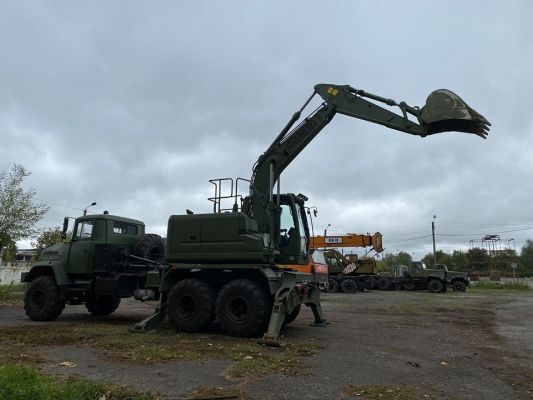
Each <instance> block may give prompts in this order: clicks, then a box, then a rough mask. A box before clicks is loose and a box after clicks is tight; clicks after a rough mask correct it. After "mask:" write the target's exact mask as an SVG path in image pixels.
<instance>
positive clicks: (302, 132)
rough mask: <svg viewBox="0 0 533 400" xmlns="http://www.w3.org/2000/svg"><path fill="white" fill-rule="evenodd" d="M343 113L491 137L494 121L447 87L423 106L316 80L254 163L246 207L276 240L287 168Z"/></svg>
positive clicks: (427, 131)
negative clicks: (317, 101)
mask: <svg viewBox="0 0 533 400" xmlns="http://www.w3.org/2000/svg"><path fill="white" fill-rule="evenodd" d="M316 94H318V95H319V96H320V97H322V99H323V103H322V104H321V105H320V107H318V108H317V109H316V110H315V111H314V112H312V113H311V114H310V115H309V116H308V117H306V118H304V119H303V120H302V121H301V122H300V123H299V124H298V125H297V126H296V127H294V128H292V127H293V125H294V124H295V123H296V122H297V121H298V120H299V119H300V116H301V113H302V111H303V110H304V109H305V108H306V107H307V105H308V104H309V103H310V101H311V99H312V98H313V97H314V96H315V95H316ZM365 98H368V99H371V100H374V101H376V102H380V103H384V104H385V105H388V106H397V107H399V108H400V110H401V115H399V114H396V113H394V112H392V111H390V110H387V109H385V108H383V107H381V106H379V105H377V104H375V103H373V102H371V101H369V100H367V99H365ZM337 113H339V114H344V115H347V116H350V117H353V118H358V119H362V120H366V121H369V122H372V123H376V124H380V125H384V126H386V127H388V128H391V129H395V130H398V131H402V132H405V133H408V134H411V135H416V136H421V137H425V136H427V135H433V134H435V133H440V132H445V131H460V132H466V133H472V134H475V135H477V136H480V137H482V138H486V136H487V134H488V131H489V126H490V123H489V121H487V119H485V117H483V116H482V115H481V114H479V113H478V112H477V111H475V110H474V109H472V108H470V107H469V106H468V105H467V104H466V103H465V102H464V101H463V100H462V99H461V98H460V97H459V96H457V95H456V94H455V93H453V92H451V91H449V90H446V89H440V90H437V91H435V92H433V93H431V94H430V95H429V97H428V98H427V101H426V105H425V106H424V107H422V108H419V107H412V106H409V105H407V104H406V103H405V102H400V103H397V102H396V101H394V100H392V99H387V98H384V97H381V96H378V95H375V94H372V93H368V92H366V91H364V90H360V89H355V88H353V87H351V86H349V85H331V84H318V85H316V86H315V88H314V92H313V94H312V95H311V97H310V98H309V99H308V100H307V101H306V102H305V104H304V105H303V106H302V108H301V109H300V110H299V111H297V112H296V113H295V114H294V115H293V116H292V118H291V120H290V121H289V122H288V123H287V125H286V126H285V128H283V130H282V131H281V132H280V133H279V135H278V136H277V137H276V139H275V140H274V141H273V142H272V144H271V145H270V146H269V147H268V149H267V150H266V151H265V152H264V153H263V154H262V155H261V156H260V157H259V159H258V160H257V162H256V163H255V165H254V168H253V174H252V178H251V180H250V198H249V200H248V203H247V205H246V207H243V208H244V210H245V212H246V213H247V214H248V215H250V216H252V217H253V218H254V219H255V220H256V221H257V223H258V228H259V231H260V232H267V233H269V234H270V235H271V237H273V238H274V239H275V241H276V240H277V239H279V238H277V237H276V235H277V233H276V226H275V224H276V221H275V219H276V218H275V215H276V207H277V205H276V204H275V202H274V199H275V198H277V199H279V198H280V197H279V196H274V186H275V185H276V183H277V184H278V192H279V178H280V176H281V173H282V172H283V171H284V170H285V168H286V167H287V166H288V165H289V164H290V163H291V162H292V161H293V160H294V159H295V158H296V157H297V156H298V155H299V154H300V152H301V151H302V150H303V149H304V148H305V147H306V146H307V145H308V144H309V143H310V142H311V141H312V140H313V139H314V138H315V137H316V136H317V135H318V134H319V133H320V132H321V131H322V129H324V127H325V126H326V125H327V124H328V123H329V122H330V121H331V119H332V118H333V117H334V116H335V115H336V114H337ZM408 114H409V115H411V116H414V117H415V118H416V122H415V121H412V120H410V119H409V118H408ZM291 128H292V130H291ZM278 194H279V193H278ZM278 206H279V204H278ZM278 215H279V214H278Z"/></svg>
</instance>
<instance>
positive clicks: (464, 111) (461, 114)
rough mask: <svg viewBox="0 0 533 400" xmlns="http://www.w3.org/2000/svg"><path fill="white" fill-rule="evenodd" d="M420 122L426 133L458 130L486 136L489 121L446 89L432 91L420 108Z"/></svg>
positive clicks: (484, 137)
mask: <svg viewBox="0 0 533 400" xmlns="http://www.w3.org/2000/svg"><path fill="white" fill-rule="evenodd" d="M419 120H420V123H421V124H422V125H423V126H424V127H425V128H426V131H427V134H428V135H431V134H433V133H439V132H446V131H459V132H467V133H473V134H475V135H477V136H479V137H482V138H483V139H486V138H487V135H488V134H489V130H490V128H489V127H490V122H489V121H488V120H487V119H486V118H485V117H484V116H483V115H481V114H480V113H478V112H477V111H476V110H474V109H473V108H471V107H470V106H469V105H468V104H466V102H465V101H464V100H463V99H461V98H460V97H459V96H458V95H456V94H455V93H453V92H452V91H450V90H447V89H439V90H435V91H434V92H432V93H431V94H430V95H429V96H428V98H427V101H426V105H425V106H424V107H423V108H422V109H421V110H420V118H419Z"/></svg>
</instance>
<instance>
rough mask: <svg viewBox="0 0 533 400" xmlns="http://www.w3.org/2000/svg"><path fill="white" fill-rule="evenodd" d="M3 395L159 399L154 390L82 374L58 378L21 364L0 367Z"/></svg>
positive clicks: (44, 399) (17, 398)
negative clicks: (89, 378) (77, 376)
mask: <svg viewBox="0 0 533 400" xmlns="http://www.w3.org/2000/svg"><path fill="white" fill-rule="evenodd" d="M0 399H2V400H4V399H5V400H8V399H9V400H56V399H62V400H100V399H105V400H127V399H136V400H156V399H159V397H157V396H155V395H153V394H151V393H141V392H138V391H135V390H133V389H130V388H127V387H123V386H116V385H106V384H102V383H97V382H93V381H91V380H88V379H82V378H68V379H67V380H66V381H58V380H54V379H52V378H50V377H48V376H45V375H43V374H41V373H39V372H37V371H36V370H34V369H33V368H30V367H25V366H21V365H17V364H8V365H4V366H1V367H0Z"/></svg>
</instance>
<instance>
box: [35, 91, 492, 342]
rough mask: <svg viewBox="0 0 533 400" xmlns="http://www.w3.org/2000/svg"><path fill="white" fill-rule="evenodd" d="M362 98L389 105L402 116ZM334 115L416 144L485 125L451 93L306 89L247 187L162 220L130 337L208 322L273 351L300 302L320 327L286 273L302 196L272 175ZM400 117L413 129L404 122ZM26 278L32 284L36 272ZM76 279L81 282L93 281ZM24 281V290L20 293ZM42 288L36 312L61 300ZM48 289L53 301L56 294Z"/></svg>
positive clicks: (301, 246)
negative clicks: (283, 189)
mask: <svg viewBox="0 0 533 400" xmlns="http://www.w3.org/2000/svg"><path fill="white" fill-rule="evenodd" d="M317 94H318V95H319V96H320V97H322V99H323V102H322V103H321V105H320V106H319V107H318V108H317V109H316V110H315V111H314V112H312V113H311V114H310V115H309V116H308V117H306V118H304V119H303V120H302V121H301V122H300V123H299V124H298V125H296V126H295V127H294V128H293V126H294V124H295V123H296V122H297V121H298V120H299V119H300V117H301V113H302V112H303V110H304V109H305V108H306V107H307V106H308V105H309V103H310V102H311V100H312V98H313V97H314V96H315V95H317ZM365 98H369V99H372V100H374V101H377V102H382V103H384V104H386V105H388V106H398V107H399V108H400V110H401V112H402V115H398V114H395V113H393V112H391V111H389V110H387V109H385V108H383V107H380V106H378V105H376V104H374V103H373V102H370V101H368V100H366V99H365ZM336 114H344V115H347V116H351V117H354V118H359V119H363V120H366V121H369V122H372V123H377V124H381V125H384V126H386V127H388V128H391V129H395V130H399V131H402V132H405V133H409V134H412V135H415V136H421V137H424V136H428V135H432V134H436V133H439V132H445V131H461V132H466V133H472V134H475V135H478V136H480V137H482V138H486V136H487V134H488V131H489V125H490V123H489V122H488V121H487V120H486V119H485V118H484V117H483V116H482V115H481V114H479V113H477V112H476V111H475V110H473V109H472V108H470V107H469V106H468V105H467V104H466V103H465V102H464V101H463V100H461V99H460V98H459V97H458V96H457V95H456V94H454V93H452V92H450V91H447V90H444V89H441V90H437V91H435V92H433V93H432V94H431V95H430V96H429V97H428V99H427V101H426V105H425V106H424V107H423V108H420V109H419V108H417V107H411V106H409V105H407V104H406V103H405V102H401V103H396V102H395V101H394V100H391V99H386V98H383V97H380V96H377V95H374V94H371V93H368V92H365V91H363V90H359V89H355V88H353V87H351V86H348V85H340V86H339V85H331V84H319V85H316V86H315V87H314V92H313V94H312V95H311V96H310V97H309V99H308V100H307V101H306V102H305V103H304V105H303V106H302V108H301V109H300V110H299V111H297V112H296V113H295V114H294V115H293V116H292V118H291V119H290V121H289V122H288V123H287V125H286V126H285V127H284V128H283V129H282V131H281V132H280V133H279V135H278V136H277V137H276V138H275V140H274V141H273V142H272V144H271V145H270V146H269V147H268V149H267V150H266V151H265V152H264V153H263V154H262V155H261V156H260V157H259V159H258V160H257V162H256V163H255V165H254V167H253V173H252V177H251V179H250V180H246V179H242V178H237V179H236V180H233V179H229V178H223V179H215V180H212V181H211V183H213V184H214V186H215V196H214V197H213V198H211V199H210V200H211V201H212V202H213V210H214V213H210V214H194V213H192V211H188V212H187V214H186V215H172V216H170V218H169V221H168V229H167V245H166V257H165V261H164V263H163V264H158V265H157V268H155V269H152V270H148V271H146V278H145V279H143V283H142V290H143V291H144V295H143V296H141V298H142V299H144V300H147V299H154V300H155V299H158V300H159V302H160V303H159V305H158V307H157V308H156V311H155V312H154V314H152V315H151V316H150V317H149V318H147V319H145V320H144V321H142V322H140V323H138V324H137V325H136V326H135V329H136V330H138V331H146V330H150V329H152V328H153V327H155V326H156V325H157V324H158V323H159V322H160V321H161V320H163V319H164V318H166V317H168V319H169V321H170V322H171V323H172V324H173V325H174V326H175V327H176V328H177V329H178V330H181V331H186V332H199V331H202V330H204V329H206V328H207V327H208V326H209V325H210V324H211V323H212V322H214V321H217V322H218V323H219V325H220V327H221V328H222V330H223V331H224V332H225V333H227V334H229V335H232V336H245V337H250V336H257V335H260V334H262V333H264V332H265V331H266V333H265V334H264V336H263V340H264V341H265V343H272V344H276V343H278V338H279V332H280V329H281V327H282V326H283V324H284V323H287V321H290V320H291V318H292V316H293V315H294V313H296V312H297V311H298V310H299V308H300V307H301V305H302V304H304V305H307V306H309V307H310V308H311V310H312V312H313V315H314V318H315V324H316V325H325V324H326V321H325V320H324V318H323V315H322V311H321V308H320V294H319V290H318V285H317V284H316V281H315V280H314V277H313V275H312V274H308V273H302V272H298V271H297V270H294V269H291V267H290V265H307V264H308V262H309V236H310V235H309V228H308V224H307V219H306V214H305V209H304V204H305V201H306V200H307V197H306V196H304V195H302V194H298V195H296V194H294V193H286V194H281V193H280V176H281V174H282V172H283V171H284V170H285V168H287V167H288V166H289V165H290V163H291V162H292V161H293V160H294V159H295V158H296V157H297V156H298V155H299V154H300V152H301V151H302V150H303V149H304V148H305V147H306V146H307V145H308V144H309V143H310V142H311V141H312V140H313V139H314V138H315V137H316V135H318V134H319V133H320V131H322V129H324V128H325V126H326V125H327V124H328V123H329V122H330V121H331V120H332V118H333V117H334V116H335V115H336ZM408 114H410V115H412V116H414V117H416V119H417V120H418V123H417V122H414V121H411V120H409V118H408ZM239 182H247V183H248V187H249V193H248V195H246V196H241V195H240V194H239V191H238V188H237V186H238V184H239ZM223 183H227V184H229V187H230V190H229V193H223V192H222V184H223ZM275 187H277V190H276V191H274V188H275ZM227 199H232V201H233V206H232V207H231V208H230V209H229V210H228V209H225V208H224V206H223V200H227ZM76 229H77V228H76ZM113 254H116V252H113ZM119 254H120V255H123V254H124V252H119ZM105 255H106V252H102V254H101V257H97V258H96V257H95V258H91V259H94V260H96V259H98V260H99V262H100V263H105ZM136 260H137V261H140V260H138V258H137V259H136ZM145 262H149V260H145ZM51 264H52V262H50V265H51ZM50 265H49V266H44V268H45V269H46V268H51V266H50ZM56 265H59V263H56ZM58 268H63V267H61V266H59V267H58ZM48 273H52V278H51V279H50V280H49V281H48V283H49V284H50V283H51V282H52V281H53V282H54V284H58V283H57V279H63V280H65V279H64V275H60V274H58V273H56V271H55V270H54V271H49V272H48ZM28 276H32V278H33V279H35V277H36V276H38V274H31V273H30V274H29V275H28ZM54 277H55V280H54V279H53V278H54ZM78 278H80V277H79V276H78ZM83 278H84V279H85V280H88V281H90V280H91V279H93V278H94V277H91V276H85V277H83ZM28 279H29V278H28ZM68 279H70V278H68ZM68 279H66V280H67V281H68ZM33 282H35V280H33ZM33 282H30V284H29V288H28V290H29V291H30V292H31V290H32V283H33ZM69 284H71V283H69ZM50 288H51V285H48V289H47V288H45V289H43V290H41V291H40V293H39V296H38V299H39V300H41V301H39V302H36V303H38V304H37V305H38V306H40V307H44V306H43V305H42V303H43V302H44V303H46V301H56V302H58V301H59V302H61V301H62V302H64V301H66V299H65V298H64V297H62V295H57V296H49V297H47V296H43V291H46V290H49V289H50ZM50 290H51V289H50ZM54 290H56V294H57V293H58V289H57V288H54ZM34 292H35V291H34ZM61 293H63V292H62V291H61ZM30 297H31V296H30ZM78 300H79V302H83V301H84V300H83V298H79V299H78ZM27 304H31V299H29V301H28V302H27Z"/></svg>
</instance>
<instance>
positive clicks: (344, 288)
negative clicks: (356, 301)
mask: <svg viewBox="0 0 533 400" xmlns="http://www.w3.org/2000/svg"><path fill="white" fill-rule="evenodd" d="M341 292H342V293H347V294H350V293H355V292H357V284H356V283H355V282H354V281H352V280H351V279H345V280H343V281H342V283H341Z"/></svg>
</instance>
